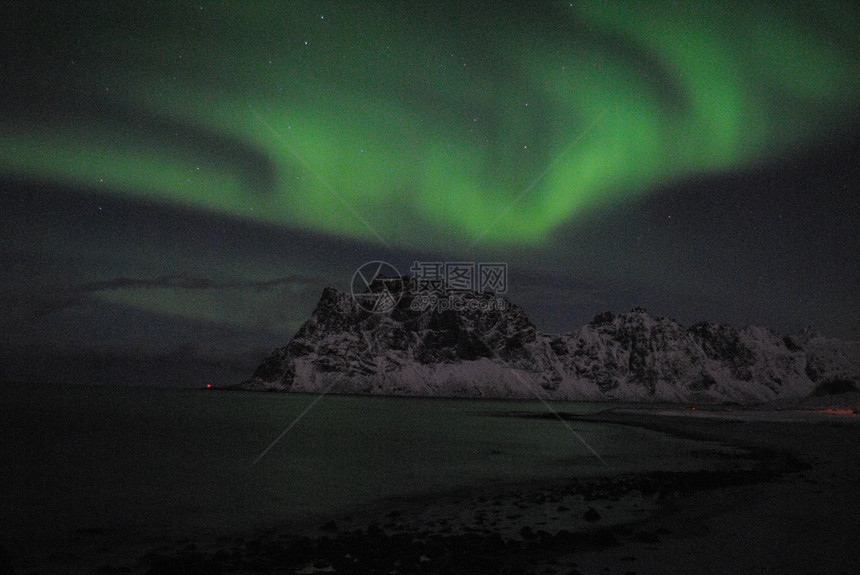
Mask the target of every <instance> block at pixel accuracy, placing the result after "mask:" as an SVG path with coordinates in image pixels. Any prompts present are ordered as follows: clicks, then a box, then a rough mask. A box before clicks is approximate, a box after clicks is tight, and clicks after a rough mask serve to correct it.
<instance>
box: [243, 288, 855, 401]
mask: <svg viewBox="0 0 860 575" xmlns="http://www.w3.org/2000/svg"><path fill="white" fill-rule="evenodd" d="M858 358H860V346H858V345H857V344H856V342H847V343H846V342H837V341H835V340H827V339H824V338H822V337H820V336H819V335H818V334H814V333H813V332H804V333H803V334H800V335H799V336H796V337H795V336H791V337H788V336H780V335H779V334H776V333H775V332H773V331H771V330H769V329H766V328H762V327H756V326H749V327H744V328H737V327H734V326H731V325H726V324H716V323H708V322H699V323H696V324H694V325H692V326H690V327H689V328H687V327H684V326H683V325H681V324H680V323H678V322H676V321H675V320H672V319H669V318H664V317H656V316H652V315H650V314H649V313H648V312H647V311H646V310H645V309H643V308H634V309H633V310H631V311H630V312H628V313H622V314H617V315H616V314H613V313H611V312H608V311H607V312H602V313H600V314H598V315H596V316H595V317H594V319H593V320H592V321H591V322H590V323H588V324H587V325H585V326H583V327H581V328H579V329H578V330H576V331H573V332H569V333H565V334H544V333H542V332H540V331H539V330H538V329H537V328H536V327H535V325H534V324H533V323H532V322H531V321H530V320H529V319H528V317H527V316H526V314H525V312H524V311H523V310H522V309H521V308H520V307H519V306H517V305H515V304H513V303H511V302H510V301H508V300H506V299H503V298H498V297H496V296H495V295H493V294H492V293H486V292H485V293H480V292H474V291H461V290H454V289H452V288H451V287H450V286H445V285H439V284H430V283H427V282H423V283H422V282H419V281H418V280H417V279H416V278H414V277H403V278H399V277H398V278H385V277H377V278H376V279H374V280H373V282H371V283H370V284H369V285H368V286H367V289H366V290H365V291H364V292H362V293H361V294H356V295H355V296H353V295H351V294H346V293H343V292H340V291H338V290H335V289H333V288H326V289H325V290H323V293H322V295H321V297H320V300H319V303H318V304H317V306H316V308H315V309H314V311H313V313H312V314H311V317H310V318H309V319H308V320H307V321H306V322H305V323H304V324H303V325H302V326H301V328H300V329H299V330H298V332H297V333H296V334H295V336H294V337H293V339H292V340H291V341H290V342H289V343H288V344H287V345H286V346H284V347H281V348H278V349H276V350H274V351H273V352H272V353H271V354H270V355H269V357H267V358H265V359H264V360H263V362H262V363H261V365H260V366H259V367H258V368H257V370H256V371H255V372H254V374H253V376H252V377H251V378H250V379H249V380H247V381H245V382H243V383H242V384H239V385H238V386H236V387H238V388H241V389H266V390H280V391H306V392H315V391H323V390H331V391H335V392H349V393H378V394H401V395H445V396H482V397H535V396H540V397H545V398H549V399H574V400H624V401H715V402H719V401H732V402H742V403H749V402H761V401H771V400H777V399H791V398H795V399H799V398H802V397H806V396H808V395H810V394H811V393H813V392H815V390H816V389H819V388H820V386H821V385H822V383H823V382H827V381H831V380H834V381H835V380H838V381H840V382H842V383H840V385H839V386H837V387H839V388H840V389H842V388H844V387H845V386H846V385H849V386H850V385H854V386H856V384H857V381H858V379H860V378H858V373H860V359H858ZM845 382H848V383H847V384H846V383H845Z"/></svg>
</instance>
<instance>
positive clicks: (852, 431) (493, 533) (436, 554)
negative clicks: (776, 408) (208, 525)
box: [139, 407, 860, 575]
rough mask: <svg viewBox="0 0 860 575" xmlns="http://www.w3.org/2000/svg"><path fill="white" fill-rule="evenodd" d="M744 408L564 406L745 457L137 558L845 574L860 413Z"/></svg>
mask: <svg viewBox="0 0 860 575" xmlns="http://www.w3.org/2000/svg"><path fill="white" fill-rule="evenodd" d="M735 413H736V412H735V411H733V410H730V409H728V410H722V409H721V410H718V411H712V412H710V413H708V414H707V415H702V414H696V415H695V416H690V415H689V414H685V413H684V412H683V411H682V410H676V411H675V412H674V413H668V412H666V410H662V411H661V412H655V410H654V409H652V408H645V409H631V408H626V407H625V408H618V409H610V410H608V411H605V412H601V413H599V414H592V415H584V416H583V415H576V416H572V415H571V416H563V417H565V418H569V419H570V420H572V421H586V422H599V423H610V424H618V425H633V426H636V427H640V428H643V429H649V430H652V431H658V432H661V433H668V434H672V435H677V436H681V437H685V438H689V439H696V440H698V441H702V442H703V447H704V444H705V443H706V442H715V441H716V442H720V443H723V444H726V445H730V446H733V447H736V448H740V449H742V450H744V451H745V452H746V454H740V455H738V456H737V460H736V463H739V464H741V465H740V466H737V465H734V464H733V462H732V461H731V459H732V456H730V455H729V456H726V455H723V457H726V458H727V461H726V462H724V463H728V466H727V467H725V468H723V469H718V470H698V471H696V470H691V471H665V472H662V471H658V472H646V473H638V474H637V473H623V474H620V475H614V476H613V475H608V476H603V477H592V478H573V479H561V480H558V481H547V482H540V483H539V484H535V483H531V484H528V485H500V486H496V487H494V488H491V489H485V490H481V491H480V492H478V491H475V490H465V491H464V492H463V493H451V494H447V495H441V496H439V495H436V496H426V497H423V498H422V497H417V498H401V500H400V501H396V502H395V501H387V502H384V503H382V504H380V505H378V506H375V507H377V509H375V510H364V511H362V510H359V511H357V512H356V513H355V514H350V515H347V516H343V515H340V516H338V517H333V518H331V519H329V520H328V521H326V522H325V523H320V524H318V525H317V528H316V529H315V530H311V531H310V532H305V533H303V534H300V533H296V532H291V531H289V528H288V526H281V527H277V528H273V529H271V530H269V532H268V533H265V534H260V535H258V536H255V537H254V538H251V539H247V538H239V539H235V540H232V541H228V540H226V539H222V540H220V542H219V543H217V544H215V545H210V546H201V547H198V546H197V545H196V544H191V546H189V545H188V544H186V546H185V547H184V548H182V549H175V550H166V552H162V553H154V552H153V553H149V554H147V555H146V556H144V558H143V561H141V562H140V563H139V565H140V566H141V567H143V568H144V570H142V571H141V572H144V573H152V574H153V575H156V574H158V573H179V572H194V571H195V570H196V571H198V572H216V573H217V572H224V571H237V570H238V571H239V572H247V573H254V572H283V573H315V572H331V573H389V572H392V571H394V572H398V573H418V572H420V573H475V574H480V573H498V572H510V573H548V574H549V573H560V574H561V573H616V572H617V573H628V572H633V573H664V572H692V571H693V570H696V571H698V572H700V573H747V572H748V573H771V572H773V573H777V572H778V573H810V572H816V571H815V569H821V570H824V571H827V572H830V573H841V572H849V571H847V569H850V567H851V566H855V567H856V565H857V560H858V559H860V553H858V551H857V550H856V548H855V546H854V544H853V536H852V534H856V533H857V532H858V531H857V528H860V514H857V513H855V514H854V515H853V516H852V515H851V513H850V512H849V513H838V511H839V509H840V508H841V509H843V511H844V510H845V508H846V505H848V507H850V505H851V504H853V505H855V506H856V502H855V501H856V499H857V497H856V496H857V494H856V492H855V491H854V489H853V486H854V484H856V481H857V480H858V479H860V461H857V455H856V449H854V446H856V445H858V441H860V425H858V423H860V418H857V417H856V416H854V417H850V418H846V419H834V418H832V417H831V418H829V419H828V416H822V417H817V416H816V417H815V418H812V419H810V418H800V419H799V420H792V419H791V417H790V415H791V414H787V415H788V416H789V417H788V418H785V417H783V418H781V420H778V421H767V417H766V414H768V413H771V412H765V411H757V412H747V413H754V414H758V415H757V416H749V415H747V416H745V417H742V418H740V419H737V418H733V417H734V414H735ZM763 415H764V417H763ZM527 416H528V417H536V416H535V415H534V414H530V415H527ZM513 417H517V415H513ZM553 417H554V416H553ZM836 417H839V416H836ZM822 442H827V443H829V445H830V446H831V448H832V449H833V453H832V454H831V456H828V455H827V454H823V453H821V450H820V449H816V447H820V445H821V443H822ZM846 449H847V451H846ZM852 449H853V450H854V458H855V459H854V461H853V462H852V463H851V465H847V466H846V465H840V460H839V459H834V458H833V456H835V455H837V454H841V455H843V456H846V457H850V455H851V453H852ZM750 461H752V462H753V464H752V466H750V465H749V463H750ZM834 466H836V467H837V468H840V469H841V470H842V472H841V474H839V473H835V472H834ZM827 488H829V491H828V493H827V494H826V495H834V494H838V497H837V500H832V499H829V498H828V497H822V495H824V494H825V493H824V490H825V489H827ZM852 497H853V498H854V500H852V499H851V498H852ZM827 501H831V503H830V505H827V504H826V502H827ZM613 510H618V511H619V513H618V514H617V515H614V512H613ZM856 511H857V510H856V509H855V512H856ZM822 517H826V518H829V521H828V522H822V521H820V519H821V518H822ZM852 517H853V519H852ZM804 519H805V520H806V521H805V522H804ZM774 523H776V524H779V525H792V524H803V525H807V524H813V525H815V527H816V532H815V533H812V534H810V533H809V532H808V531H807V530H805V529H800V528H798V529H797V530H792V529H783V530H779V531H775V532H768V531H767V529H766V528H765V526H767V525H771V524H774ZM807 527H808V525H807ZM840 534H841V537H840ZM810 541H814V542H816V543H817V545H816V546H812V545H810V544H809V542H810ZM827 541H830V542H831V544H830V545H825V544H824V543H825V542H827ZM840 541H841V542H842V544H840ZM733 549H734V550H735V551H734V552H733V551H732V550H733ZM738 550H743V551H742V552H740V551H738Z"/></svg>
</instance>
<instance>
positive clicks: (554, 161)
mask: <svg viewBox="0 0 860 575" xmlns="http://www.w3.org/2000/svg"><path fill="white" fill-rule="evenodd" d="M605 114H606V110H604V111H603V112H601V113H600V114H599V115H598V116H597V117H596V118H595V119H594V121H592V122H591V123H590V124H589V125H588V126H586V128H585V130H583V131H582V132H581V133H579V134H577V135H576V136H575V137H574V138H573V140H571V142H570V144H568V145H567V146H565V148H564V149H563V150H562V151H561V152H559V153H558V154H556V155H555V157H554V158H553V159H552V161H551V162H550V163H549V164H547V166H546V168H544V169H543V171H541V173H539V174H538V175H537V176H536V177H535V178H534V179H533V180H532V181H531V182H530V183H529V185H527V186H526V187H525V188H523V189H522V190H521V191H520V193H519V194H517V197H515V198H514V199H513V200H511V201H510V202H508V203H507V205H505V207H504V208H503V209H502V210H501V211H500V212H499V213H498V215H496V217H495V218H493V221H491V222H490V223H489V224H487V226H486V227H485V228H484V231H482V232H481V233H480V234H477V235H476V236H474V237H473V238H472V243H471V244H469V248H468V249H472V248H473V247H475V244H477V243H478V242H480V241H481V239H482V238H483V237H484V236H486V235H487V232H489V231H490V230H491V229H492V228H493V227H494V226H495V225H496V224H497V223H498V221H499V220H500V219H502V218H503V217H504V216H506V215H507V214H508V212H510V211H511V210H512V209H513V208H514V206H515V205H517V204H518V203H519V202H520V200H522V199H523V197H524V196H525V195H526V194H527V193H529V192H530V191H532V190H533V189H534V187H535V186H536V185H538V183H540V181H541V180H542V179H544V178H545V177H546V175H547V174H548V173H549V172H550V170H552V169H553V168H554V167H555V166H556V164H558V163H559V162H560V161H561V159H562V158H563V157H564V156H566V155H567V154H568V152H570V151H571V150H572V149H573V148H574V147H575V146H576V145H577V144H578V143H579V142H580V141H581V140H582V138H584V137H585V136H586V135H588V133H589V132H591V131H592V130H593V129H594V127H595V126H596V125H597V123H598V122H599V121H600V120H601V119H603V116H604V115H605Z"/></svg>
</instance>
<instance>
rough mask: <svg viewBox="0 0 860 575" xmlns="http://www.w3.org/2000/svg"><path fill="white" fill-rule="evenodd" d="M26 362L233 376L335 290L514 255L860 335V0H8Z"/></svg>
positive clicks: (84, 374) (1, 185)
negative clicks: (393, 273) (384, 265)
mask: <svg viewBox="0 0 860 575" xmlns="http://www.w3.org/2000/svg"><path fill="white" fill-rule="evenodd" d="M0 21H2V24H0V28H2V30H0V32H2V37H3V39H4V47H3V51H2V59H0V69H2V75H0V214H2V216H0V217H2V223H3V225H2V231H0V234H2V242H0V263H2V266H3V270H4V272H3V274H2V276H0V313H2V317H3V318H4V319H3V321H2V324H0V325H2V327H0V343H2V346H0V347H2V351H0V364H2V365H0V378H2V379H5V380H13V379H14V380H47V381H67V382H92V383H106V382H112V383H118V384H136V383H140V384H158V385H201V384H203V383H207V382H212V383H215V384H223V383H234V382H236V381H237V380H239V379H242V378H244V377H246V376H248V375H250V372H251V371H252V370H253V368H254V367H255V365H256V363H257V362H258V361H259V360H260V359H261V358H262V356H263V355H264V354H266V353H267V352H268V351H270V350H271V348H273V347H276V346H279V345H282V344H284V343H286V341H288V339H289V337H290V336H291V335H292V334H293V333H294V331H295V330H296V329H297V328H298V326H299V325H301V323H302V322H303V321H304V320H305V319H306V318H307V316H308V315H309V313H310V312H311V311H312V310H313V308H314V305H315V304H316V301H317V299H318V298H319V295H320V292H321V291H322V289H323V287H325V286H333V287H336V288H338V289H341V290H344V291H347V290H348V289H349V286H350V280H351V278H352V275H353V272H354V271H355V270H356V269H357V268H358V267H359V266H361V265H362V264H363V263H365V262H366V261H369V260H385V261H388V262H391V263H392V264H394V265H395V266H396V267H397V268H398V269H400V270H401V271H403V272H406V271H407V270H408V269H409V267H410V265H411V264H412V263H413V262H414V261H439V262H446V261H448V262H451V261H461V262H462V261H473V262H505V263H507V264H508V266H509V280H508V294H507V295H508V297H509V298H510V299H511V300H513V301H514V302H516V303H518V304H519V305H521V306H522V307H523V308H524V309H525V311H526V313H527V314H528V315H529V316H530V317H531V319H532V320H533V321H534V322H535V323H536V324H537V326H538V328H539V329H542V330H544V331H551V332H554V331H566V330H572V329H575V328H577V327H579V326H580V325H582V324H583V323H586V322H587V321H589V320H590V319H591V318H592V317H593V316H595V315H596V314H597V313H599V312H601V311H605V310H612V311H614V312H622V311H628V310H629V309H630V308H632V307H634V306H644V307H646V308H647V309H648V310H649V311H650V312H652V313H653V314H655V315H665V316H669V317H673V318H675V319H677V320H679V321H681V322H682V323H684V324H691V323H693V322H695V321H698V320H702V319H706V320H711V321H720V322H728V323H734V324H739V325H742V324H748V323H756V324H764V325H767V326H769V327H771V328H774V329H776V330H778V331H782V332H794V331H798V330H800V329H802V328H804V327H806V326H814V327H816V328H817V329H819V330H820V331H821V332H823V333H825V334H827V335H831V336H836V337H843V338H860V297H858V295H860V294H858V284H859V283H860V257H858V256H860V254H858V245H860V231H858V230H860V184H858V182H860V177H858V176H860V162H858V160H860V144H858V137H857V134H858V133H860V130H858V128H860V106H858V102H860V36H858V26H857V22H858V21H860V8H858V7H857V5H856V3H854V2H836V1H827V2H817V3H816V2H809V1H804V2H791V1H780V2H705V1H702V2H677V3H676V2H662V3H661V2H623V3H608V2H600V3H598V2H573V3H571V2H569V1H567V2H556V1H549V0H547V1H540V2H535V1H528V2H526V1H522V2H514V1H505V0H496V1H493V2H469V1H465V0H461V1H457V2H447V1H432V2H405V1H402V2H394V1H391V2H383V1H379V2H370V1H366V2H365V1H361V2H359V1H356V2H346V1H342V2H202V3H191V2H145V1H135V2H123V1H112V2H53V1H50V2H49V1H46V2H34V1H20V2H15V1H12V2H8V1H7V2H4V3H3V6H2V8H0Z"/></svg>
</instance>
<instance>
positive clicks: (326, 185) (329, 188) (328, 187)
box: [248, 104, 390, 248]
mask: <svg viewBox="0 0 860 575" xmlns="http://www.w3.org/2000/svg"><path fill="white" fill-rule="evenodd" d="M248 108H249V109H250V110H251V113H252V114H254V117H255V118H257V120H258V121H259V122H260V123H261V124H263V126H265V127H266V129H268V130H269V131H270V132H272V134H274V136H275V137H276V138H277V139H278V141H280V142H281V143H282V144H283V145H284V146H285V147H286V148H287V150H288V151H289V152H290V154H292V155H293V157H295V158H296V159H297V160H298V161H299V162H301V164H302V166H304V167H305V169H307V170H308V171H309V172H310V173H312V174H313V175H314V177H315V178H316V179H317V180H318V181H319V183H320V184H322V186H323V187H324V188H325V189H326V190H327V191H328V192H329V193H330V194H331V195H332V196H334V197H335V198H336V199H337V200H338V201H339V202H340V203H341V204H343V206H344V207H345V208H346V209H347V210H349V213H351V214H352V215H353V217H354V218H355V219H357V220H358V221H360V222H361V223H362V224H364V227H365V228H367V229H368V230H369V231H370V233H372V234H373V235H374V236H376V239H378V240H379V242H380V243H381V244H382V245H384V246H385V247H387V248H388V247H390V246H389V245H388V242H386V241H385V239H383V237H382V236H381V235H379V233H378V232H377V231H376V228H374V227H373V226H372V225H370V222H368V221H367V220H366V219H365V218H364V216H362V215H361V214H360V213H359V212H358V210H356V209H355V208H354V207H353V206H352V204H350V203H349V202H348V201H346V199H344V197H343V196H342V195H341V194H339V193H338V191H337V190H335V189H334V186H332V185H331V184H329V183H328V181H327V180H326V179H325V178H323V177H322V174H320V173H319V172H318V171H317V170H316V169H314V167H313V166H312V165H310V163H308V161H307V160H305V159H304V157H303V156H302V155H301V154H299V153H298V151H297V150H296V149H295V148H293V146H292V145H291V144H290V143H289V142H288V141H287V140H286V139H285V138H284V137H283V136H282V135H281V134H280V132H278V131H277V130H275V128H274V127H272V125H271V124H270V123H269V122H267V121H266V119H265V118H264V117H263V116H262V115H260V113H259V112H257V110H255V109H254V107H253V106H251V105H250V104H248Z"/></svg>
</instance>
